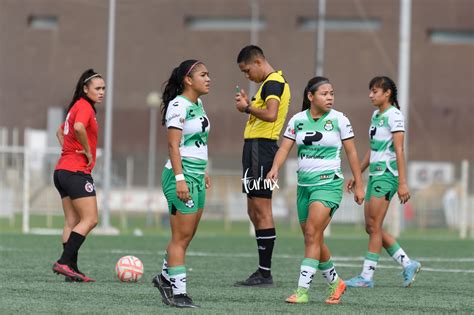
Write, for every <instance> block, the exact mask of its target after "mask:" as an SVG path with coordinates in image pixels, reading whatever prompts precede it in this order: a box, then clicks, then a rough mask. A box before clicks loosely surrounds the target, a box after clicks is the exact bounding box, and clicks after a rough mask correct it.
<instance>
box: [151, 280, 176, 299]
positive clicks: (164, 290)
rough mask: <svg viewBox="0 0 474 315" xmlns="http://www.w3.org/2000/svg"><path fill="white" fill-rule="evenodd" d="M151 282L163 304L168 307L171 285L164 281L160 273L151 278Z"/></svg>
mask: <svg viewBox="0 0 474 315" xmlns="http://www.w3.org/2000/svg"><path fill="white" fill-rule="evenodd" d="M151 282H152V283H153V285H154V286H155V287H156V288H158V290H159V291H160V294H161V299H162V301H163V303H165V304H166V305H170V303H171V299H172V298H173V288H172V287H171V283H170V282H169V281H168V280H166V279H165V277H163V275H162V274H161V273H160V274H158V275H156V276H155V277H153V280H152V281H151Z"/></svg>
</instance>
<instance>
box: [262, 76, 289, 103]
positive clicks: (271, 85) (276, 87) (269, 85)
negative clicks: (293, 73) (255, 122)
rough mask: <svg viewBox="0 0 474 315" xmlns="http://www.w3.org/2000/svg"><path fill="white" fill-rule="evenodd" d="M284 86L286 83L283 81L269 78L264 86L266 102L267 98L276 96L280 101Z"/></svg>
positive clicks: (263, 94)
mask: <svg viewBox="0 0 474 315" xmlns="http://www.w3.org/2000/svg"><path fill="white" fill-rule="evenodd" d="M284 88H285V83H283V82H278V81H274V80H269V81H267V82H265V84H264V85H263V86H262V94H261V97H262V100H264V101H265V102H266V101H267V100H269V99H271V98H274V99H276V100H277V101H280V98H281V96H282V94H283V89H284Z"/></svg>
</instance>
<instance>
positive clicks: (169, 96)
mask: <svg viewBox="0 0 474 315" xmlns="http://www.w3.org/2000/svg"><path fill="white" fill-rule="evenodd" d="M200 63H201V62H200V61H198V60H195V59H189V60H185V61H183V62H181V63H180V65H179V66H177V67H176V68H174V69H173V71H172V72H171V76H170V78H169V79H168V80H167V81H166V82H165V83H163V85H164V88H162V90H163V103H162V104H161V115H162V118H161V124H162V125H163V126H164V125H165V123H166V111H167V110H168V105H169V103H170V101H172V100H173V99H174V98H175V97H176V96H178V95H180V94H181V93H183V91H184V83H183V80H184V77H186V76H191V75H192V74H193V72H194V71H195V70H196V66H197V65H198V64H200Z"/></svg>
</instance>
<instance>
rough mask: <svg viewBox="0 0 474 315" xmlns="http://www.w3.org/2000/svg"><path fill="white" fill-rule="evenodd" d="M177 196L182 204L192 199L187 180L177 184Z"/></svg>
mask: <svg viewBox="0 0 474 315" xmlns="http://www.w3.org/2000/svg"><path fill="white" fill-rule="evenodd" d="M176 196H178V198H179V200H181V201H182V202H187V201H188V200H189V199H191V196H190V195H189V188H188V184H186V181H185V180H180V181H177V182H176Z"/></svg>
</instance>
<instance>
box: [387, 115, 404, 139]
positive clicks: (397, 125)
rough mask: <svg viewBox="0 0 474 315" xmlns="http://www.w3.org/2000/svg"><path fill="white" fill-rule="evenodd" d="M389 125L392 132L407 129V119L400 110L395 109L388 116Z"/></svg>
mask: <svg viewBox="0 0 474 315" xmlns="http://www.w3.org/2000/svg"><path fill="white" fill-rule="evenodd" d="M388 126H389V127H390V131H391V132H392V133H393V132H399V131H405V119H404V118H403V114H402V113H401V112H400V111H399V110H397V111H393V112H392V113H391V115H390V116H388Z"/></svg>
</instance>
